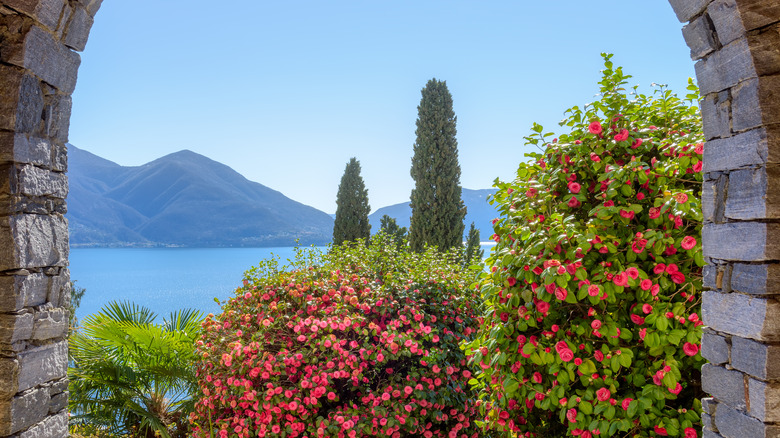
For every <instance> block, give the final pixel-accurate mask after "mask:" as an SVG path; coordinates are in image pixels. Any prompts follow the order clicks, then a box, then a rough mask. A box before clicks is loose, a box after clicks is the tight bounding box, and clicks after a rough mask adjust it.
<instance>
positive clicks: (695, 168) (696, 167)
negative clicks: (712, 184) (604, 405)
mask: <svg viewBox="0 0 780 438" xmlns="http://www.w3.org/2000/svg"><path fill="white" fill-rule="evenodd" d="M702 167H704V166H703V164H702V162H701V161H699V162H698V163H696V164H694V165H693V171H694V172H697V173H698V172H701V169H702ZM689 429H690V428H689Z"/></svg>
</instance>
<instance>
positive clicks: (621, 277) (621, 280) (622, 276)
mask: <svg viewBox="0 0 780 438" xmlns="http://www.w3.org/2000/svg"><path fill="white" fill-rule="evenodd" d="M612 282H613V283H615V285H617V286H627V285H628V275H626V273H625V272H621V273H619V274H615V276H614V277H612Z"/></svg>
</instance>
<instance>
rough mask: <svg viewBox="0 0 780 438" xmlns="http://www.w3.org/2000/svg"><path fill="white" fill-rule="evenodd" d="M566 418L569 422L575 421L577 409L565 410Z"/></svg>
mask: <svg viewBox="0 0 780 438" xmlns="http://www.w3.org/2000/svg"><path fill="white" fill-rule="evenodd" d="M566 419H567V420H569V422H570V423H576V422H577V410H576V409H574V408H571V409H569V410H568V411H566Z"/></svg>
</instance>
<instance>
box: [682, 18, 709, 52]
mask: <svg viewBox="0 0 780 438" xmlns="http://www.w3.org/2000/svg"><path fill="white" fill-rule="evenodd" d="M682 33H683V38H685V42H686V43H687V44H688V47H689V48H690V49H691V59H693V60H694V61H695V60H697V59H701V58H703V57H705V56H707V55H709V54H710V53H712V52H714V51H715V50H717V49H718V42H717V37H716V36H715V28H714V26H713V24H712V21H710V17H708V16H707V14H702V15H700V16H699V17H697V18H696V19H694V20H693V21H691V22H690V23H688V24H686V25H685V26H684V27H683V29H682Z"/></svg>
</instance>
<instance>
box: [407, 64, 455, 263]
mask: <svg viewBox="0 0 780 438" xmlns="http://www.w3.org/2000/svg"><path fill="white" fill-rule="evenodd" d="M456 121H457V117H456V116H455V112H454V111H453V109H452V95H450V92H449V90H448V89H447V83H446V81H438V80H436V78H434V79H431V80H430V81H428V83H427V84H426V85H425V88H423V89H422V99H420V105H419V106H418V107H417V130H416V134H417V140H416V141H415V143H414V157H413V158H412V170H411V174H412V178H414V182H415V187H414V189H413V190H412V196H411V206H412V217H411V225H410V226H409V243H410V245H411V248H412V250H413V251H422V250H423V248H424V247H425V245H426V244H429V245H435V246H437V247H439V249H440V250H442V251H446V250H447V249H449V248H452V247H456V246H461V245H462V244H463V228H464V226H463V218H464V217H465V216H466V207H465V206H464V205H463V200H462V199H461V187H460V164H458V141H457V140H456V139H455V133H456V129H455V123H456Z"/></svg>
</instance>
